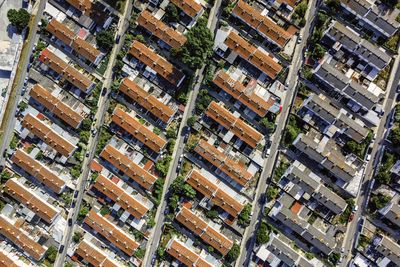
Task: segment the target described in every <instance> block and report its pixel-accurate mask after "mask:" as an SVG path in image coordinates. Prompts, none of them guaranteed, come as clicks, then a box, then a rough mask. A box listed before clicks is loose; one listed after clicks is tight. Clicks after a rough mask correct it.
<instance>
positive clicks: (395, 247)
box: [376, 236, 400, 266]
mask: <svg viewBox="0 0 400 267" xmlns="http://www.w3.org/2000/svg"><path fill="white" fill-rule="evenodd" d="M376 250H378V251H379V252H380V253H382V254H383V255H385V257H387V258H389V259H390V260H391V261H392V262H393V263H394V264H396V266H400V245H399V244H397V243H396V242H394V241H393V240H392V239H390V238H388V237H387V236H382V239H381V241H380V243H379V244H378V245H377V246H376Z"/></svg>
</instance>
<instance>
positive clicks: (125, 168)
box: [100, 145, 157, 190]
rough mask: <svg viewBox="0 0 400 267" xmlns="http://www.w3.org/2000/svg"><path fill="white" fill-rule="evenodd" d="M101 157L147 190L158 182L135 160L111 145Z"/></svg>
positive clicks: (104, 150)
mask: <svg viewBox="0 0 400 267" xmlns="http://www.w3.org/2000/svg"><path fill="white" fill-rule="evenodd" d="M100 156H101V157H102V158H104V159H105V160H107V161H108V162H110V163H111V164H112V165H113V166H114V167H115V168H117V169H118V170H120V171H122V172H123V173H124V174H125V175H127V176H128V177H129V178H131V179H132V180H134V181H135V182H136V183H138V184H140V185H141V186H143V187H144V188H146V189H147V190H150V189H151V187H152V186H153V184H154V183H155V182H156V180H157V178H156V177H155V176H154V175H152V174H151V173H149V172H147V171H146V170H144V169H142V168H141V167H140V166H139V165H137V164H136V163H135V162H133V160H131V159H130V158H128V157H127V156H125V155H124V154H123V153H121V152H120V151H119V150H117V149H116V148H115V147H113V146H111V145H107V146H106V147H105V148H104V149H103V151H102V152H101V153H100Z"/></svg>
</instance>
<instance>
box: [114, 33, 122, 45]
mask: <svg viewBox="0 0 400 267" xmlns="http://www.w3.org/2000/svg"><path fill="white" fill-rule="evenodd" d="M119 39H121V35H119V34H118V35H117V38H116V39H115V43H116V44H119Z"/></svg>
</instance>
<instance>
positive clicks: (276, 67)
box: [225, 31, 283, 79]
mask: <svg viewBox="0 0 400 267" xmlns="http://www.w3.org/2000/svg"><path fill="white" fill-rule="evenodd" d="M225 44H226V45H227V46H228V47H229V49H231V50H232V51H234V52H236V53H237V54H239V55H240V56H241V57H242V58H243V59H244V60H246V61H248V62H249V63H251V64H253V65H254V66H256V67H257V68H258V69H259V70H261V71H262V72H264V73H265V74H267V75H268V76H269V77H271V78H272V79H275V78H276V76H277V75H278V73H279V72H280V71H281V70H282V68H283V67H282V66H281V65H280V64H279V63H278V62H276V61H275V60H274V59H273V58H272V57H271V56H270V55H268V54H267V53H266V52H264V51H261V50H260V49H258V48H256V47H255V46H253V45H252V44H250V43H249V42H247V41H246V40H245V39H243V38H242V37H240V36H239V35H238V34H237V33H236V32H234V31H231V32H230V33H229V35H228V37H227V38H226V40H225Z"/></svg>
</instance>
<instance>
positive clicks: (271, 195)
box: [267, 185, 279, 201]
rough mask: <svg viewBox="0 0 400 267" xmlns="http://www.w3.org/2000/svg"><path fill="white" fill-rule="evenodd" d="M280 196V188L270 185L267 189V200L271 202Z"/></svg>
mask: <svg viewBox="0 0 400 267" xmlns="http://www.w3.org/2000/svg"><path fill="white" fill-rule="evenodd" d="M278 194H279V188H278V187H276V186H274V185H269V186H268V188H267V200H268V201H271V200H273V199H275V198H276V196H277V195H278Z"/></svg>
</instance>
